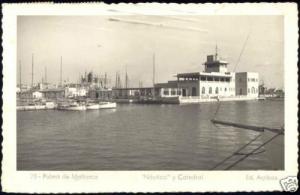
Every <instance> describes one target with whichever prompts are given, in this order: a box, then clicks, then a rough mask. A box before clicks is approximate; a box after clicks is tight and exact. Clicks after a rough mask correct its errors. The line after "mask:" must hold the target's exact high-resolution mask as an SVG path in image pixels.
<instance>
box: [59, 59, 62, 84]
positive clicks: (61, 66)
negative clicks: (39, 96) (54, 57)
mask: <svg viewBox="0 0 300 195" xmlns="http://www.w3.org/2000/svg"><path fill="white" fill-rule="evenodd" d="M59 83H60V86H62V56H60V82H59Z"/></svg>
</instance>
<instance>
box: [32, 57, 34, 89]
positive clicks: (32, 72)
mask: <svg viewBox="0 0 300 195" xmlns="http://www.w3.org/2000/svg"><path fill="white" fill-rule="evenodd" d="M33 63H34V56H33V54H32V58H31V87H33Z"/></svg>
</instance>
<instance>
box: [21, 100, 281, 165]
mask: <svg viewBox="0 0 300 195" xmlns="http://www.w3.org/2000/svg"><path fill="white" fill-rule="evenodd" d="M283 107H284V105H283V102H279V101H276V102H275V101H248V102H222V103H221V105H220V109H219V112H218V114H217V116H216V118H217V119H220V120H227V121H232V122H239V123H244V124H252V125H264V126H270V127H280V126H281V125H282V124H283V122H284V121H283V120H284V117H283V116H284V113H283V110H284V109H283ZM216 108H217V104H216V103H206V104H205V103H204V104H196V105H137V104H130V105H128V104H125V105H118V107H117V109H113V110H110V109H108V110H91V111H90V110H87V111H57V110H48V111H46V110H43V111H20V112H18V113H17V168H18V169H19V170H208V169H210V168H211V167H213V166H214V165H215V164H217V163H218V162H220V161H222V160H223V159H224V158H226V157H227V156H229V155H231V154H232V153H233V152H234V151H235V150H237V149H238V148H239V147H241V146H243V145H244V144H246V143H247V142H249V141H250V139H253V138H254V137H255V136H256V135H258V132H254V131H251V130H245V129H238V128H232V127H224V126H215V125H213V124H212V123H211V122H210V119H211V118H212V117H213V116H214V113H215V111H216ZM264 134H265V133H264ZM268 136H269V135H268V134H266V135H264V136H263V137H262V138H261V139H258V140H256V141H255V142H254V143H253V144H251V146H250V147H248V148H247V149H246V150H248V151H251V150H252V149H254V148H255V147H257V146H258V145H260V144H261V143H262V142H263V141H265V139H266V138H267V137H268ZM274 143H275V144H276V145H274V147H273V146H272V145H270V147H266V148H265V149H268V150H267V152H264V153H261V154H257V155H252V156H250V157H248V158H247V159H246V160H244V161H242V162H241V163H239V164H238V165H237V166H235V167H234V168H233V169H283V160H284V159H283V157H284V156H283V136H281V137H280V138H278V139H277V140H276V142H274ZM272 144H273V143H272ZM246 150H245V152H247V151H246ZM234 160H236V159H233V160H231V162H228V163H229V164H230V163H232V162H234Z"/></svg>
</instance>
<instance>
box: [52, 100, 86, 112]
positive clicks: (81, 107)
mask: <svg viewBox="0 0 300 195" xmlns="http://www.w3.org/2000/svg"><path fill="white" fill-rule="evenodd" d="M58 109H59V110H79V111H80V110H86V106H85V105H84V104H80V103H76V102H73V103H71V104H69V105H66V104H63V105H59V106H58Z"/></svg>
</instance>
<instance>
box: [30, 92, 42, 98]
mask: <svg viewBox="0 0 300 195" xmlns="http://www.w3.org/2000/svg"><path fill="white" fill-rule="evenodd" d="M32 97H33V98H36V99H40V98H42V97H43V93H41V92H39V91H35V92H33V93H32Z"/></svg>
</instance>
